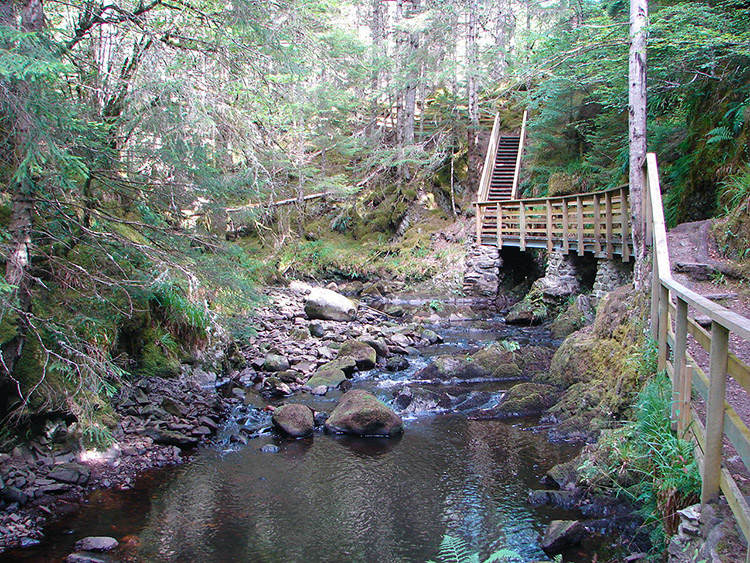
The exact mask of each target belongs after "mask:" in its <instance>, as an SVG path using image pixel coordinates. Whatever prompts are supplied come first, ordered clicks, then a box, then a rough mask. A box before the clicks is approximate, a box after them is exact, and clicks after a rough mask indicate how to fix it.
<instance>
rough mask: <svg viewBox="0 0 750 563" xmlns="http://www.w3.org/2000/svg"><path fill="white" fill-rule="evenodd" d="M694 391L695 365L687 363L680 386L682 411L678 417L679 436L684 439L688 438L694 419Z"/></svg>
mask: <svg viewBox="0 0 750 563" xmlns="http://www.w3.org/2000/svg"><path fill="white" fill-rule="evenodd" d="M692 393H693V366H689V365H685V373H684V375H683V377H682V387H681V388H680V412H679V416H678V418H677V436H678V437H679V438H682V439H683V440H686V439H687V436H686V435H685V433H686V432H687V430H688V428H689V427H690V422H691V421H692V420H693V414H692V412H691V410H690V402H691V400H692Z"/></svg>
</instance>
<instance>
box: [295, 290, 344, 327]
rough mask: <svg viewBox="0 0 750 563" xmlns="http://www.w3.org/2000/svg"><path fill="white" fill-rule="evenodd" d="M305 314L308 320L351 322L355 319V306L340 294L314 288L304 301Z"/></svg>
mask: <svg viewBox="0 0 750 563" xmlns="http://www.w3.org/2000/svg"><path fill="white" fill-rule="evenodd" d="M305 314H306V315H307V316H308V318H310V319H323V320H329V321H353V320H354V319H356V318H357V306H356V305H355V304H354V302H353V301H352V300H351V299H348V298H347V297H344V296H343V295H341V294H340V293H336V292H335V291H331V290H330V289H323V288H322V287H315V288H313V289H312V291H310V294H309V295H308V296H307V298H306V299H305Z"/></svg>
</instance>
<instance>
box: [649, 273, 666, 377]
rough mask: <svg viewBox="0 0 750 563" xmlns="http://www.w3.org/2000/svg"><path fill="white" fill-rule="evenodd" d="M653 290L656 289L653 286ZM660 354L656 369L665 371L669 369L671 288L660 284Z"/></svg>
mask: <svg viewBox="0 0 750 563" xmlns="http://www.w3.org/2000/svg"><path fill="white" fill-rule="evenodd" d="M651 291H654V289H653V288H652V289H651ZM658 291H659V338H658V342H659V355H658V357H657V363H656V369H657V370H659V371H663V370H665V369H667V352H668V350H669V348H668V346H667V333H668V331H669V289H667V288H666V287H664V286H663V285H662V284H659V287H658Z"/></svg>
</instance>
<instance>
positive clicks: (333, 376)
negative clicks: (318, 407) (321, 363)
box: [306, 367, 347, 389]
mask: <svg viewBox="0 0 750 563" xmlns="http://www.w3.org/2000/svg"><path fill="white" fill-rule="evenodd" d="M346 379H347V378H346V374H345V373H344V372H343V371H342V370H340V369H337V368H324V367H320V368H318V370H317V371H316V372H315V373H314V374H313V376H312V377H311V378H310V379H308V380H307V384H306V385H307V386H308V387H310V388H312V389H315V388H316V387H320V386H321V385H325V386H326V387H338V386H339V385H341V383H343V382H344V381H346Z"/></svg>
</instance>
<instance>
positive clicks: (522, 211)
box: [518, 201, 526, 250]
mask: <svg viewBox="0 0 750 563" xmlns="http://www.w3.org/2000/svg"><path fill="white" fill-rule="evenodd" d="M518 224H519V232H518V237H519V242H520V246H521V250H526V204H525V203H524V202H523V201H519V202H518Z"/></svg>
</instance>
